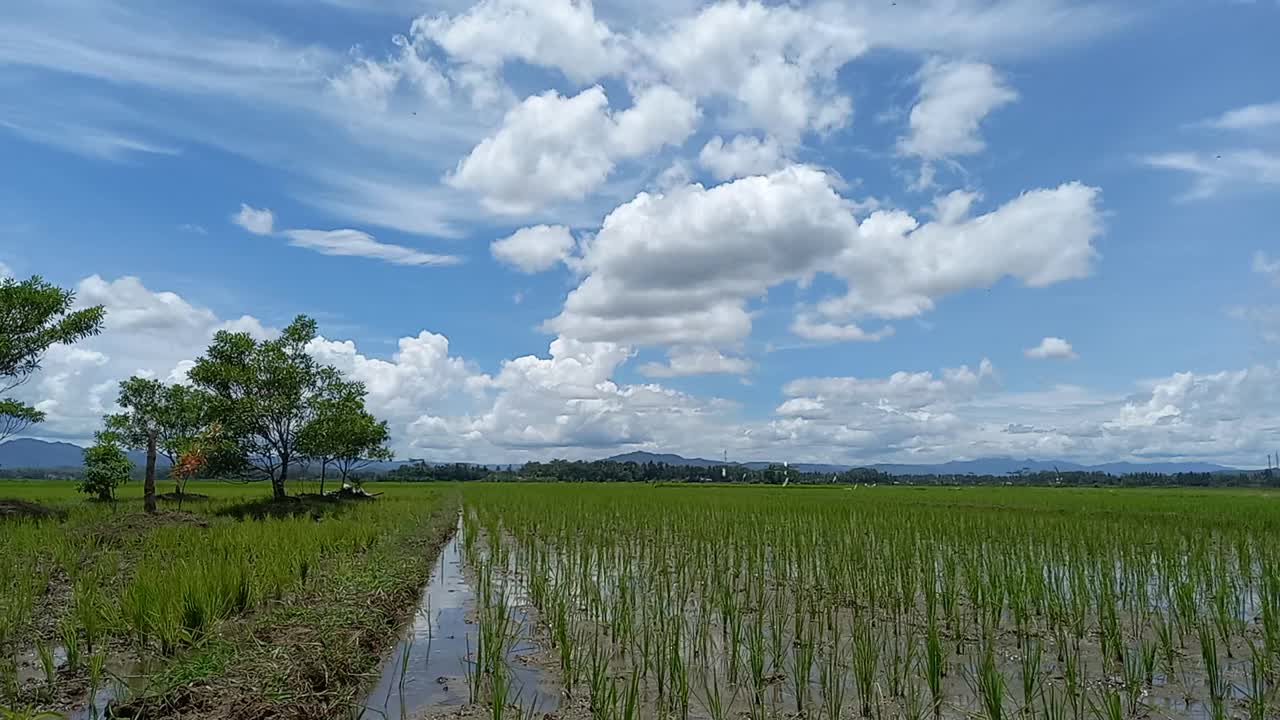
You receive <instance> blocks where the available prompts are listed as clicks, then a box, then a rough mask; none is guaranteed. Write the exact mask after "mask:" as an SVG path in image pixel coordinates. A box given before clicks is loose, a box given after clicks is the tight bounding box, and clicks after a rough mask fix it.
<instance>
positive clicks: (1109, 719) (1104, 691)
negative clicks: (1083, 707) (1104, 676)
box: [1089, 687, 1124, 720]
mask: <svg viewBox="0 0 1280 720" xmlns="http://www.w3.org/2000/svg"><path fill="white" fill-rule="evenodd" d="M1089 712H1090V714H1091V716H1092V717H1093V718H1094V719H1095V720H1124V707H1123V706H1122V705H1121V701H1120V693H1118V692H1116V690H1115V689H1114V688H1111V687H1100V688H1098V689H1097V690H1096V691H1095V692H1094V694H1093V695H1091V696H1090V697H1089Z"/></svg>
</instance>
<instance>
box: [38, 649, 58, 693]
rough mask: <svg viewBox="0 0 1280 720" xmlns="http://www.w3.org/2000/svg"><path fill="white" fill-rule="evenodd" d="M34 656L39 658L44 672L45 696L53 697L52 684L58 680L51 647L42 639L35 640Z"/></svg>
mask: <svg viewBox="0 0 1280 720" xmlns="http://www.w3.org/2000/svg"><path fill="white" fill-rule="evenodd" d="M36 656H37V657H38V658H39V659H40V669H41V670H42V671H43V672H44V685H45V687H44V692H45V696H46V697H53V690H54V686H55V684H56V683H57V680H58V667H57V665H56V664H55V663H54V661H53V649H52V648H50V647H49V644H48V643H46V642H45V641H43V640H36Z"/></svg>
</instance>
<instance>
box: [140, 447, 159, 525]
mask: <svg viewBox="0 0 1280 720" xmlns="http://www.w3.org/2000/svg"><path fill="white" fill-rule="evenodd" d="M142 501H143V503H144V505H145V508H146V511H147V512H149V513H153V512H155V511H156V436H155V435H151V436H149V437H148V438H147V474H146V477H145V479H144V480H143V485H142Z"/></svg>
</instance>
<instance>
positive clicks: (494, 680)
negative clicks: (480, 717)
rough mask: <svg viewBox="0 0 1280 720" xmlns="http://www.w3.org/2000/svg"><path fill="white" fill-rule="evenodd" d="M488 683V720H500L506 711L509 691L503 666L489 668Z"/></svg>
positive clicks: (508, 683)
mask: <svg viewBox="0 0 1280 720" xmlns="http://www.w3.org/2000/svg"><path fill="white" fill-rule="evenodd" d="M489 683H490V684H489V720H502V717H503V715H505V714H506V711H507V695H508V693H509V692H510V690H511V682H510V681H509V680H508V679H507V672H506V666H505V665H503V664H501V663H500V664H499V665H498V666H496V667H493V668H490V670H489Z"/></svg>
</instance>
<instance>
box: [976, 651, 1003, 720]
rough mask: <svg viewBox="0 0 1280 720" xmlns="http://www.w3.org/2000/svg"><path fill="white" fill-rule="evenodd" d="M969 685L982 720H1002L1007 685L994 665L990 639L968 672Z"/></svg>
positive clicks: (993, 653)
mask: <svg viewBox="0 0 1280 720" xmlns="http://www.w3.org/2000/svg"><path fill="white" fill-rule="evenodd" d="M969 685H970V688H971V690H972V691H973V694H974V696H975V697H976V698H977V699H978V706H979V708H980V710H981V712H982V717H983V718H984V720H1004V717H1005V710H1004V705H1005V700H1006V698H1007V695H1008V685H1007V683H1006V681H1005V678H1004V675H1002V674H1001V673H1000V669H999V667H997V665H996V659H995V648H994V643H993V641H992V640H991V638H987V640H986V641H984V643H983V647H982V651H981V653H980V659H979V660H978V662H977V664H976V666H975V667H973V668H972V669H971V670H970V677H969Z"/></svg>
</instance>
